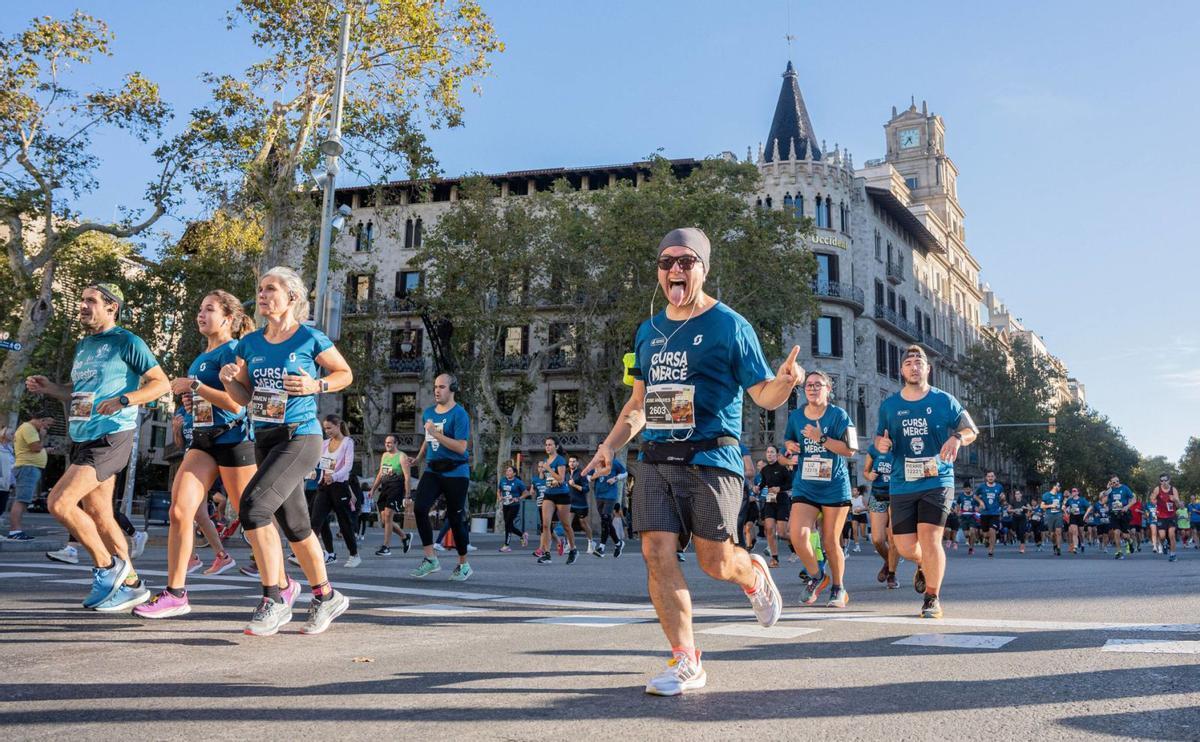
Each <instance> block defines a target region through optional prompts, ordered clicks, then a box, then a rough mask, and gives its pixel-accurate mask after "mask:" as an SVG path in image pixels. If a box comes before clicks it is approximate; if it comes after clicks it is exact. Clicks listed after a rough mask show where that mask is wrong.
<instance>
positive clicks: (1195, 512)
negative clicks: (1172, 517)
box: [1179, 495, 1200, 549]
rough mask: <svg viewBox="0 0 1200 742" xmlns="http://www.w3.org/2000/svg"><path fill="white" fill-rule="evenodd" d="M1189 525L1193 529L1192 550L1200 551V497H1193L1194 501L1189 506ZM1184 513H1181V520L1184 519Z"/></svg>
mask: <svg viewBox="0 0 1200 742" xmlns="http://www.w3.org/2000/svg"><path fill="white" fill-rule="evenodd" d="M1186 512H1187V523H1188V525H1189V526H1191V529H1192V548H1193V549H1200V495H1193V496H1192V501H1191V502H1189V503H1188V506H1187V511H1186ZM1183 513H1184V511H1182V510H1181V511H1180V515H1179V517H1180V518H1183V517H1184V515H1183Z"/></svg>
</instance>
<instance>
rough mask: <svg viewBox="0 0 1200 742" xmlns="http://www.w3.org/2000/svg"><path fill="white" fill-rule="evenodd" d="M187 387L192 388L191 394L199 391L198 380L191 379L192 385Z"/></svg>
mask: <svg viewBox="0 0 1200 742" xmlns="http://www.w3.org/2000/svg"><path fill="white" fill-rule="evenodd" d="M188 388H189V389H191V390H192V394H195V393H196V392H198V391H200V380H199V379H192V385H191V386H190V387H188Z"/></svg>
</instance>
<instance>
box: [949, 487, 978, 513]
mask: <svg viewBox="0 0 1200 742" xmlns="http://www.w3.org/2000/svg"><path fill="white" fill-rule="evenodd" d="M955 501H956V502H957V503H958V512H960V513H962V514H963V515H970V516H974V515H975V511H976V510H978V509H979V508H978V507H977V506H976V504H975V498H974V497H972V496H971V495H970V494H969V493H967V492H961V493H959V494H958V496H957V497H956V498H955Z"/></svg>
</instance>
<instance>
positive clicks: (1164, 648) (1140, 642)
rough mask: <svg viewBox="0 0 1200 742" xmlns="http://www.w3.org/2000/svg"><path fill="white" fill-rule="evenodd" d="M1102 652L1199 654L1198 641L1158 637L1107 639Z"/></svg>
mask: <svg viewBox="0 0 1200 742" xmlns="http://www.w3.org/2000/svg"><path fill="white" fill-rule="evenodd" d="M1100 651H1102V652H1146V653H1149V654H1200V642H1197V641H1175V642H1173V641H1162V640H1160V639H1109V640H1108V641H1106V642H1104V647H1103V648H1102V649H1101V650H1100Z"/></svg>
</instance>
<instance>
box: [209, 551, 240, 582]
mask: <svg viewBox="0 0 1200 742" xmlns="http://www.w3.org/2000/svg"><path fill="white" fill-rule="evenodd" d="M236 566H237V562H235V561H234V560H233V557H231V556H229V554H228V553H226V552H222V553H220V554H217V558H216V559H213V563H212V566H210V567H209V568H208V569H206V570H204V574H206V575H208V576H209V577H216V576H217V575H220V574H225V573H226V572H228V571H229V570H231V569H233V568H234V567H236Z"/></svg>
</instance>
